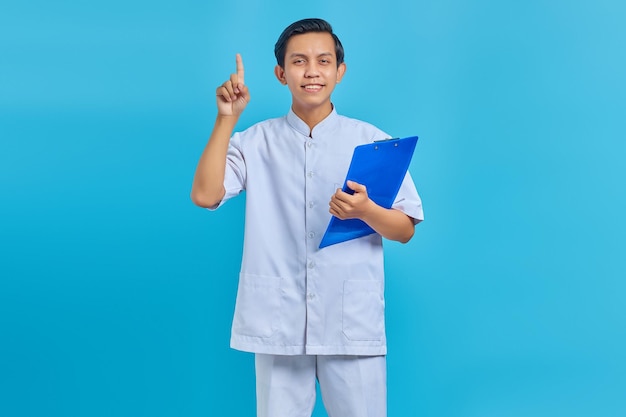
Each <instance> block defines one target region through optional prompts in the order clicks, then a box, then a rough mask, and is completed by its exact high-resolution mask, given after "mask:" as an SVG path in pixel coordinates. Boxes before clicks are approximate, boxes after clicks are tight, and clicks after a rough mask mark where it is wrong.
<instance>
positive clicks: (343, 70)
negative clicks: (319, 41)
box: [337, 62, 347, 84]
mask: <svg viewBox="0 0 626 417" xmlns="http://www.w3.org/2000/svg"><path fill="white" fill-rule="evenodd" d="M346 69H347V67H346V63H345V62H342V63H341V64H339V66H338V67H337V84H339V83H340V82H341V79H342V78H343V75H344V74H345V73H346Z"/></svg>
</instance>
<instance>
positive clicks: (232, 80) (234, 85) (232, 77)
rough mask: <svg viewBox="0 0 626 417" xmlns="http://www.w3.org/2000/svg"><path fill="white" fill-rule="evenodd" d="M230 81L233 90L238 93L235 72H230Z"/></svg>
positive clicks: (237, 77)
mask: <svg viewBox="0 0 626 417" xmlns="http://www.w3.org/2000/svg"><path fill="white" fill-rule="evenodd" d="M230 82H231V84H232V85H233V92H234V93H235V94H239V85H240V84H239V76H238V75H237V74H230Z"/></svg>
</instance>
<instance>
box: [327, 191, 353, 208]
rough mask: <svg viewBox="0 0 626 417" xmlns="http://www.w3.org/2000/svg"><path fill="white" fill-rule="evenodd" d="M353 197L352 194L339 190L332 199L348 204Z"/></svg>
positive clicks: (338, 202)
mask: <svg viewBox="0 0 626 417" xmlns="http://www.w3.org/2000/svg"><path fill="white" fill-rule="evenodd" d="M352 198H353V196H352V194H348V193H346V192H343V191H341V190H338V191H337V192H336V193H335V194H334V195H333V197H332V200H331V201H334V202H335V203H337V204H341V205H346V204H350V202H351V201H352V200H351V199H352Z"/></svg>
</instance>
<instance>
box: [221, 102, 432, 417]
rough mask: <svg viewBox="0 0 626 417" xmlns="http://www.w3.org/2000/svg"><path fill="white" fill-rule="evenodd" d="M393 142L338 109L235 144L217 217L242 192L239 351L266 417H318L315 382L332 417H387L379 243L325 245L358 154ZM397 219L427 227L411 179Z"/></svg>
mask: <svg viewBox="0 0 626 417" xmlns="http://www.w3.org/2000/svg"><path fill="white" fill-rule="evenodd" d="M309 133H311V135H310V136H309ZM388 137H389V136H388V135H387V134H385V133H384V132H382V131H381V130H379V129H377V128H376V127H374V126H372V125H371V124H368V123H365V122H362V121H359V120H355V119H349V118H347V117H343V116H339V115H338V114H337V113H336V111H335V110H334V109H333V111H332V113H331V114H330V115H329V116H328V117H327V118H326V119H324V120H323V121H322V122H320V123H319V124H317V125H316V126H315V128H314V129H313V130H312V131H311V132H309V127H308V126H307V125H306V123H305V122H304V121H302V120H301V119H300V118H298V116H296V115H295V113H293V111H290V112H289V113H288V114H287V115H286V116H285V117H281V118H277V119H271V120H266V121H264V122H261V123H258V124H256V125H254V126H252V127H250V128H249V129H247V130H245V131H243V132H241V133H235V134H234V135H233V137H232V138H231V141H230V145H229V149H228V156H227V164H226V175H225V179H224V187H225V189H226V194H225V196H224V198H223V200H222V201H221V202H220V204H219V206H221V205H222V204H224V202H225V201H227V200H228V199H230V198H232V197H234V196H236V195H238V194H239V193H241V192H242V191H244V190H245V191H246V218H245V236H244V251H243V260H242V265H241V272H240V276H239V288H238V291H237V302H236V306H235V317H234V319H233V325H232V332H231V347H233V348H235V349H238V350H243V351H248V352H254V353H256V354H257V355H256V378H257V380H256V383H257V413H258V416H259V417H300V416H302V417H308V416H310V415H311V411H312V410H313V406H314V403H315V380H316V379H317V380H319V382H320V389H321V391H322V397H323V399H324V404H325V406H326V410H327V411H328V413H329V416H330V417H366V416H370V417H371V416H376V417H384V416H385V415H386V369H385V363H386V361H385V356H384V355H385V354H386V352H387V345H386V338H385V318H384V308H385V301H384V272H383V251H382V238H381V236H380V235H378V234H372V235H369V236H365V237H362V238H359V239H355V240H351V241H348V242H344V243H339V244H336V245H332V246H328V247H325V248H324V249H319V244H320V241H321V239H322V236H323V234H324V231H325V230H326V226H327V225H328V222H329V220H330V218H331V215H330V213H329V212H328V210H329V206H328V203H329V201H330V198H331V196H332V194H333V193H334V192H335V190H336V189H337V188H339V187H341V186H342V185H343V182H344V179H345V175H346V172H347V171H348V166H349V164H350V160H351V157H352V152H353V150H354V147H355V146H357V145H361V144H364V143H371V142H373V141H374V140H380V139H386V138H388ZM366 185H367V184H366ZM219 206H218V207H219ZM393 208H396V209H398V210H401V211H403V212H404V213H406V214H407V215H409V216H410V217H412V218H413V219H414V221H415V222H416V223H417V222H419V221H421V220H422V219H423V213H422V204H421V200H420V197H419V195H418V194H417V191H416V189H415V185H414V184H413V181H412V180H411V176H410V175H409V174H407V176H406V177H405V179H404V182H403V183H402V186H401V187H400V191H399V192H398V196H397V198H396V201H395V203H394V204H393Z"/></svg>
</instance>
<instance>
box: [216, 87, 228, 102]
mask: <svg viewBox="0 0 626 417" xmlns="http://www.w3.org/2000/svg"><path fill="white" fill-rule="evenodd" d="M215 95H216V96H218V97H221V98H222V99H223V100H224V101H231V99H230V94H229V93H228V90H227V89H226V87H224V86H223V85H221V86H219V87H217V90H215Z"/></svg>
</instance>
